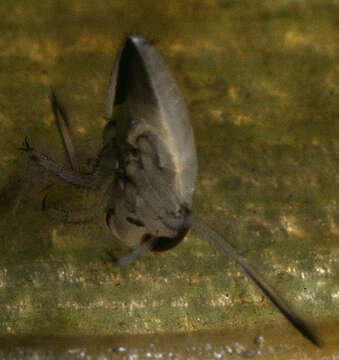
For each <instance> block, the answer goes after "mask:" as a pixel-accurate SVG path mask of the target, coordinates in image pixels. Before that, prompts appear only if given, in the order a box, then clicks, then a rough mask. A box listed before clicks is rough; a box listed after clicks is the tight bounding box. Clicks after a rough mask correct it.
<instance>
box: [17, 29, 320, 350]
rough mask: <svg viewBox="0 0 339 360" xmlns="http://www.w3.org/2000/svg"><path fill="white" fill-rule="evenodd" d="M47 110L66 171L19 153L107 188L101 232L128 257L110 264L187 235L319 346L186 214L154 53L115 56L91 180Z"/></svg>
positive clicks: (191, 175) (185, 137)
mask: <svg viewBox="0 0 339 360" xmlns="http://www.w3.org/2000/svg"><path fill="white" fill-rule="evenodd" d="M52 105H53V111H54V115H55V118H56V121H57V124H58V127H59V130H60V132H61V135H62V139H63V142H64V146H65V150H66V152H67V154H68V157H69V162H70V165H71V169H69V168H64V167H62V166H59V165H58V164H56V163H55V162H54V161H52V160H51V159H49V158H48V157H46V156H45V155H43V154H41V153H39V152H37V151H36V150H34V149H33V148H31V147H30V146H29V144H28V142H27V140H26V141H25V143H24V147H23V148H22V150H25V151H27V152H28V153H29V155H30V158H31V159H32V160H34V161H35V162H36V163H38V164H39V165H41V166H42V167H44V168H45V169H46V170H48V171H50V172H52V173H54V174H55V175H57V176H59V177H61V178H63V179H64V180H65V181H68V182H69V183H72V184H75V185H78V186H83V187H88V188H98V187H103V186H107V197H106V202H105V212H106V221H107V225H108V226H109V228H110V229H111V231H112V233H113V235H114V236H116V237H117V238H119V239H120V240H122V241H123V242H125V243H126V244H127V245H128V246H129V247H130V248H132V249H134V250H133V252H131V253H130V254H128V255H127V256H125V257H123V258H120V259H117V260H116V262H117V263H119V264H128V263H131V262H133V261H134V260H135V259H136V258H138V257H139V256H140V255H142V254H144V253H146V252H147V251H149V250H153V251H163V250H168V249H170V248H172V247H173V246H175V245H177V244H178V243H179V242H180V241H181V240H182V239H183V238H184V236H185V235H186V233H187V232H188V230H189V228H193V229H195V230H196V231H198V232H199V233H200V234H202V235H203V236H204V237H206V238H207V239H208V240H209V241H210V242H211V243H212V244H213V245H214V246H216V247H217V248H218V249H220V250H221V251H222V252H224V253H225V254H226V255H227V256H229V257H230V258H231V259H232V260H233V261H235V262H236V263H237V264H238V265H239V266H240V267H241V268H242V270H243V271H244V272H245V274H246V275H247V276H248V277H249V278H251V279H252V280H253V281H254V282H255V283H256V285H258V287H260V289H261V290H262V291H263V292H264V294H265V295H266V296H268V297H269V299H270V300H271V301H272V303H273V304H274V305H275V306H276V307H277V308H278V309H279V310H280V311H281V313H282V314H283V315H284V316H285V317H286V318H287V319H288V320H289V321H290V322H291V323H292V325H293V326H294V327H295V328H296V329H297V330H298V331H300V332H301V333H302V334H303V335H304V336H305V337H306V338H308V339H309V340H310V341H311V342H313V343H314V344H316V345H318V344H319V343H318V340H317V339H316V337H315V336H314V335H313V333H312V332H311V331H310V330H309V328H308V327H307V326H306V324H305V323H304V322H303V321H302V320H301V319H300V318H299V317H298V316H297V315H296V314H295V313H294V312H293V311H292V310H290V309H289V307H288V306H287V305H286V304H285V302H284V301H283V300H282V299H281V298H280V297H279V296H278V295H277V294H276V293H275V291H274V290H273V289H272V288H271V287H270V286H269V285H268V284H267V283H266V282H265V281H264V280H263V279H262V278H261V276H260V275H259V274H258V273H257V272H256V271H255V270H254V269H253V268H252V267H251V265H249V264H248V262H247V261H246V260H245V259H244V258H243V257H242V256H240V255H239V254H238V253H237V251H236V250H235V249H234V248H233V246H232V245H231V244H230V243H228V242H227V241H226V240H225V239H223V238H222V237H220V236H219V235H218V234H217V233H215V232H214V231H213V230H212V229H210V228H209V227H208V226H207V225H205V224H204V223H203V222H202V221H201V220H199V219H197V218H196V217H195V216H194V215H193V214H192V196H193V192H194V187H195V181H196V176H197V157H196V150H195V145H194V139H193V132H192V128H191V125H190V123H189V120H188V115H187V111H186V107H185V103H184V101H183V98H182V96H181V94H180V92H179V90H178V88H177V85H176V83H175V81H174V79H173V77H172V75H171V73H170V71H169V70H168V68H167V67H166V65H165V64H164V62H163V60H162V58H161V57H160V55H159V54H158V53H157V51H156V50H155V48H154V47H153V45H151V44H150V43H149V42H148V41H147V40H146V39H145V38H143V37H141V36H130V37H128V38H127V39H126V41H125V43H124V45H123V47H122V49H121V51H120V53H119V54H118V57H117V60H116V63H115V66H114V68H113V72H112V74H111V79H110V86H109V95H108V102H107V119H108V123H107V125H106V127H105V129H104V131H103V147H102V150H101V151H100V153H99V155H98V159H97V163H96V165H95V167H94V169H93V172H92V173H90V174H83V173H80V172H78V171H77V170H76V164H77V160H76V156H75V151H74V147H73V145H72V142H71V136H70V132H69V129H68V120H67V116H66V114H65V112H64V111H63V109H62V107H61V106H60V105H59V104H58V102H57V100H56V98H55V96H54V95H53V94H52Z"/></svg>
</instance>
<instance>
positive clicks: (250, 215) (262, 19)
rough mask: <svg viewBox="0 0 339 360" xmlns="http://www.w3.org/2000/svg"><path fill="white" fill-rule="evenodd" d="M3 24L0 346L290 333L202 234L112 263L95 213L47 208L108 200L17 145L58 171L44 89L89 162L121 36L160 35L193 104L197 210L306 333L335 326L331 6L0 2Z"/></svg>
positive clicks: (310, 2) (58, 150)
mask: <svg viewBox="0 0 339 360" xmlns="http://www.w3.org/2000/svg"><path fill="white" fill-rule="evenodd" d="M0 16H1V21H0V32H1V37H0V129H1V136H2V141H1V143H0V154H1V157H0V336H2V337H4V336H7V335H16V336H26V335H37V336H39V335H113V334H146V333H168V332H169V333H177V332H181V331H184V332H191V331H195V330H203V329H208V330H213V331H217V330H220V329H238V328H246V329H260V328H261V327H263V326H266V325H268V324H270V325H271V326H273V327H278V328H279V327H280V326H281V328H288V327H289V325H288V324H287V322H286V320H285V319H284V318H283V317H282V316H281V315H280V314H279V313H278V311H277V310H276V309H275V308H274V307H273V306H272V305H271V304H270V303H269V301H268V300H266V299H265V298H264V296H263V295H262V293H261V292H260V291H259V290H258V289H256V287H255V286H254V285H253V284H252V283H251V282H250V281H248V280H247V279H246V278H245V277H244V275H243V274H242V273H241V271H240V269H239V268H238V267H237V266H235V265H234V264H232V263H231V262H230V261H228V259H227V258H225V257H224V256H223V255H222V254H220V253H219V252H217V251H216V250H214V249H213V248H211V247H210V245H209V244H208V243H207V242H206V241H204V240H203V239H201V238H200V237H199V236H198V235H197V234H196V233H193V232H191V233H189V235H188V236H187V238H186V239H185V241H184V242H183V243H182V244H180V246H178V247H176V248H175V249H173V250H171V251H169V252H166V253H162V254H157V255H154V254H153V255H152V254H150V255H149V256H147V257H145V258H143V259H141V260H139V261H138V262H137V263H135V264H133V265H130V266H126V267H121V268H119V267H115V266H113V265H112V264H110V263H109V262H107V261H106V259H107V256H106V252H107V250H109V249H113V250H114V251H116V252H120V251H123V250H125V249H123V248H120V245H117V244H116V241H115V240H114V239H113V238H112V237H111V235H110V234H109V230H108V228H107V227H106V225H105V217H104V214H102V216H99V217H98V220H97V221H96V222H94V223H91V224H85V225H68V224H63V223H60V222H57V221H55V220H53V219H51V218H49V217H48V216H47V215H46V214H44V213H42V212H41V209H40V208H41V200H42V198H43V197H44V196H45V195H46V194H48V202H49V203H50V204H52V205H54V206H57V207H60V208H65V209H80V208H84V207H89V206H91V204H92V203H93V201H94V202H98V200H99V201H100V199H101V196H102V194H100V193H94V194H93V193H90V192H88V191H85V190H81V189H77V188H74V187H70V186H68V185H65V184H63V183H62V182H61V181H60V180H58V179H55V178H54V177H53V176H51V175H48V174H46V173H44V172H43V171H42V170H41V169H39V168H37V167H36V166H34V165H32V164H30V163H29V161H28V159H27V157H26V156H25V154H24V153H21V152H20V151H19V150H18V148H19V147H20V145H21V143H22V141H23V139H24V138H25V136H27V137H28V139H29V141H30V143H31V144H32V146H34V147H36V148H37V149H40V150H41V151H44V152H45V153H46V154H48V155H49V156H51V157H53V158H55V159H56V160H58V161H60V162H64V163H65V164H67V162H66V158H65V155H64V153H63V149H62V144H61V141H60V138H59V135H58V131H57V129H56V126H55V123H54V119H53V116H52V112H51V107H50V104H49V94H50V87H51V86H53V88H54V89H55V91H56V93H57V95H58V98H59V100H60V102H61V103H62V104H63V106H64V107H65V108H66V109H67V112H68V114H69V117H70V122H71V127H72V132H73V136H74V141H75V144H76V146H77V148H78V151H79V155H80V157H81V158H82V160H83V162H82V169H83V170H86V169H88V163H89V160H92V161H93V158H94V157H95V154H96V152H97V151H98V150H99V148H100V144H101V132H102V129H103V126H104V124H105V120H104V115H105V100H106V94H107V87H108V79H109V75H110V71H111V68H112V64H113V61H114V58H115V55H116V53H117V51H118V49H119V47H120V46H121V44H122V42H123V39H124V38H125V37H126V36H127V35H129V34H131V33H135V34H141V35H144V36H146V37H149V38H150V39H152V40H153V41H154V43H155V46H156V47H157V49H158V50H159V52H160V53H161V54H162V55H163V57H164V59H165V61H166V63H167V64H168V66H169V67H170V69H171V71H172V73H173V74H174V76H175V78H176V79H177V81H178V83H179V86H180V88H181V90H182V92H183V94H184V97H185V99H186V102H187V105H188V109H189V112H190V115H191V122H192V127H193V129H194V133H195V139H196V145H197V151H198V159H199V180H198V183H197V188H196V193H195V197H194V209H195V213H196V214H198V215H199V216H200V217H201V218H203V219H204V220H205V221H206V222H207V223H209V224H210V225H211V226H212V227H213V228H214V229H216V230H217V231H218V232H219V233H220V234H222V235H224V236H225V237H227V238H228V239H229V240H230V241H231V242H232V243H233V244H234V246H235V247H236V248H237V249H238V250H239V251H240V252H241V253H242V254H243V255H245V256H246V257H247V258H248V259H249V260H250V262H251V263H252V264H253V265H254V266H255V267H256V268H257V270H258V271H259V272H260V273H261V274H263V276H264V277H265V278H266V279H267V281H268V282H269V283H270V284H271V285H273V286H274V287H275V289H276V290H277V292H278V293H279V294H281V295H282V296H283V297H284V298H285V299H286V301H287V302H288V303H290V304H291V305H292V306H293V308H294V309H295V310H296V312H297V313H299V314H300V315H301V316H302V317H303V318H304V319H306V320H307V321H308V322H309V323H311V324H313V327H314V329H317V328H318V329H319V331H320V329H321V328H326V329H333V333H335V332H337V333H338V332H339V325H338V324H339V317H338V308H339V281H338V279H339V265H338V258H339V209H338V200H339V190H338V185H339V171H338V170H339V155H338V154H339V121H338V73H337V72H336V71H337V70H338V64H337V63H336V60H338V51H337V44H338V42H339V41H338V40H339V39H338V31H337V30H338V26H337V25H338V2H337V1H330V0H307V1H306V0H300V1H287V0H279V1H269V0H266V1H250V0H243V1H240V0H239V1H231V0H230V1H227V0H219V1H217V0H208V1H207V0H206V1H193V0H187V1H161V2H155V1H148V0H142V1H138V2H136V1H131V0H130V1H123V2H122V1H113V0H111V1H99V2H92V1H70V0H67V1H38V0H32V1H30V2H29V5H28V4H27V2H26V1H19V0H16V1H12V2H1V4H0ZM292 333H293V335H294V336H299V335H297V334H296V333H295V332H293V331H292ZM338 342H339V341H338Z"/></svg>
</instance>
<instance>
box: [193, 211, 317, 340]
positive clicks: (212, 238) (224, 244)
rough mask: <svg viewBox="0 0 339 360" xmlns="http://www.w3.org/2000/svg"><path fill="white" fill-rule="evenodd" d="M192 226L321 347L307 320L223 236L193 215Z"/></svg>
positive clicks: (309, 338) (308, 337)
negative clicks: (240, 269) (238, 267)
mask: <svg viewBox="0 0 339 360" xmlns="http://www.w3.org/2000/svg"><path fill="white" fill-rule="evenodd" d="M192 228H193V229H194V230H196V231H197V232H199V233H200V234H201V235H203V236H204V237H205V238H206V239H207V240H208V241H209V242H210V243H211V244H213V245H214V246H216V247H217V248H218V249H219V250H221V251H222V252H223V253H224V254H226V255H227V256H228V257H230V258H231V259H232V260H233V261H234V262H235V263H236V264H238V265H239V266H240V267H241V268H242V270H243V271H244V273H245V274H246V275H247V276H248V277H249V278H250V279H251V280H253V282H254V283H255V284H256V285H257V286H258V287H259V288H260V289H261V290H262V292H263V293H264V294H265V295H266V296H267V297H268V298H269V299H270V300H271V302H272V303H273V304H274V305H275V306H276V307H277V308H278V309H279V311H280V312H281V313H282V314H283V315H284V316H285V318H286V319H287V320H288V321H289V322H290V323H291V324H292V325H293V326H294V327H295V328H296V329H297V330H298V331H299V332H300V333H301V334H302V335H303V336H304V337H305V338H307V339H308V340H309V341H311V342H312V343H313V344H315V345H316V346H318V347H320V342H319V340H318V339H317V337H316V336H315V334H314V333H313V332H312V331H311V329H310V328H309V327H308V326H307V325H306V324H305V322H304V321H303V320H302V319H301V318H300V317H299V316H298V315H297V314H296V313H295V312H294V311H293V310H292V309H291V308H290V307H289V306H288V305H287V304H286V303H285V301H284V300H283V299H282V298H281V297H280V296H279V295H278V294H277V293H276V292H275V290H274V289H273V288H272V287H271V286H270V285H268V284H267V282H266V281H265V280H264V279H263V278H262V277H261V276H260V275H259V273H257V271H256V270H255V269H254V268H253V267H252V266H251V265H250V264H249V263H248V262H247V261H246V260H245V259H244V258H243V257H242V256H241V255H239V254H238V252H237V250H236V249H235V248H234V247H233V246H232V245H231V244H230V243H229V242H228V241H226V240H225V239H224V238H223V237H221V236H220V235H219V234H217V233H216V232H215V231H214V230H212V229H211V228H210V227H209V226H207V225H206V224H204V223H203V222H202V221H201V220H200V219H197V218H196V217H194V216H192Z"/></svg>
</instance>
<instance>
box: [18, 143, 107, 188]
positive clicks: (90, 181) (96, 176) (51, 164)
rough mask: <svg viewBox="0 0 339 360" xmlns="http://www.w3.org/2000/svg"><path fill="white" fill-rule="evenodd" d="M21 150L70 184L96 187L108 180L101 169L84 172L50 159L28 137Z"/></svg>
mask: <svg viewBox="0 0 339 360" xmlns="http://www.w3.org/2000/svg"><path fill="white" fill-rule="evenodd" d="M20 150H21V151H25V152H27V153H28V156H29V158H30V159H31V160H32V161H34V162H35V163H36V164H38V165H39V166H41V167H43V168H44V169H45V170H47V171H49V172H51V173H53V174H54V175H56V176H58V177H60V178H61V179H63V180H65V181H67V182H69V183H70V184H73V185H77V186H81V187H85V188H92V189H96V188H99V187H100V186H101V185H102V184H103V183H104V181H105V180H106V179H105V178H104V177H103V176H101V173H100V172H99V171H94V172H92V173H90V174H83V173H80V172H78V171H75V170H72V169H67V168H65V167H63V166H61V165H59V164H58V163H56V162H55V161H54V160H52V159H50V158H49V157H48V156H46V155H45V154H42V153H40V152H39V151H37V150H35V149H34V148H33V147H31V146H30V145H29V143H28V140H27V138H25V141H24V142H23V146H22V147H21V148H20Z"/></svg>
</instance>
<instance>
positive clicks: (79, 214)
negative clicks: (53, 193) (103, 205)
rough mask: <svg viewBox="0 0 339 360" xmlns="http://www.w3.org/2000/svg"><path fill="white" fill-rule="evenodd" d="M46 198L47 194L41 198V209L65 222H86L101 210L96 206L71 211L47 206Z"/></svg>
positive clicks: (99, 213) (99, 214)
mask: <svg viewBox="0 0 339 360" xmlns="http://www.w3.org/2000/svg"><path fill="white" fill-rule="evenodd" d="M46 198H47V195H46V196H45V197H44V198H43V200H42V204H41V205H42V206H41V210H42V211H44V212H45V213H47V215H48V216H50V217H52V218H54V219H56V220H59V221H61V222H64V223H67V224H86V223H89V222H91V221H93V220H95V219H96V218H97V217H99V216H101V212H100V211H97V210H98V208H97V207H93V208H88V209H80V210H71V211H70V210H64V209H61V208H54V207H50V206H47V204H46ZM93 209H95V211H93Z"/></svg>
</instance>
